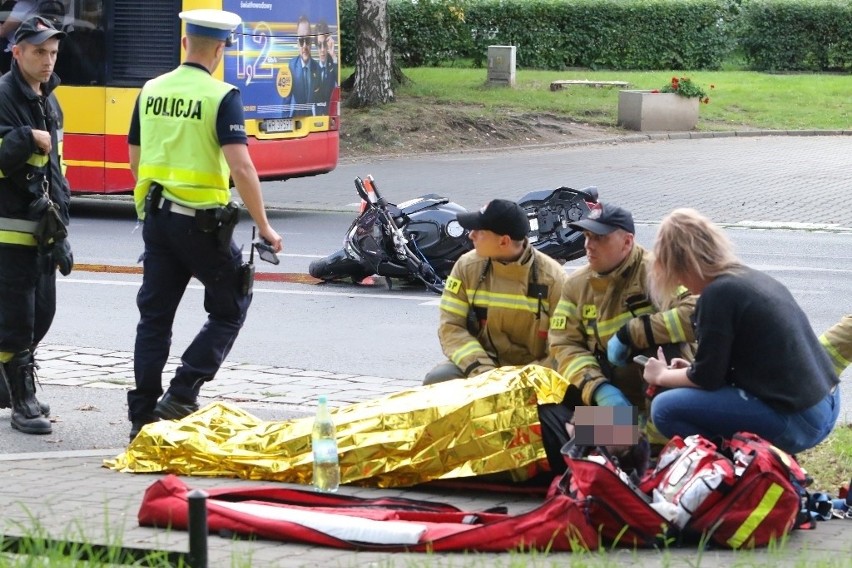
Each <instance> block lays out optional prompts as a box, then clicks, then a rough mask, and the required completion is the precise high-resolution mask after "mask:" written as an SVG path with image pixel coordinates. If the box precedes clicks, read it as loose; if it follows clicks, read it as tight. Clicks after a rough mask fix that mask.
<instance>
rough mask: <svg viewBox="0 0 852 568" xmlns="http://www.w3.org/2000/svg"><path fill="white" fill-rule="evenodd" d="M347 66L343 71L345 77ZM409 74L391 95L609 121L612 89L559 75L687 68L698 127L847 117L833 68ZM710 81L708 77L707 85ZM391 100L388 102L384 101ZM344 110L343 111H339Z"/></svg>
mask: <svg viewBox="0 0 852 568" xmlns="http://www.w3.org/2000/svg"><path fill="white" fill-rule="evenodd" d="M349 73H351V69H346V70H344V71H343V76H344V77H346V76H347V75H348V74H349ZM405 74H406V76H407V77H408V78H409V79H411V82H410V83H408V84H406V85H403V86H401V87H399V88H397V90H396V95H397V98H398V100H405V99H409V98H411V99H416V100H418V101H419V102H420V103H421V104H423V105H428V104H430V103H435V104H439V105H440V104H451V105H470V106H475V107H478V108H481V109H483V110H484V111H485V112H490V113H494V114H495V115H497V114H501V113H503V112H504V111H505V110H506V109H511V110H512V111H513V112H519V111H524V112H552V113H559V114H564V115H568V116H570V117H571V118H573V119H574V120H577V121H584V122H588V123H590V124H596V125H600V126H611V127H614V126H615V124H616V121H617V116H616V115H617V108H618V89H617V88H593V87H586V86H571V87H567V88H563V89H562V90H559V91H551V90H550V83H551V82H552V81H556V80H560V79H582V80H590V81H626V82H628V83H630V87H629V88H631V89H659V88H661V87H662V86H663V85H665V84H667V83H668V82H669V81H670V80H671V78H672V77H673V76H675V75H677V76H683V75H685V76H689V77H690V78H691V79H693V80H694V81H695V82H697V83H698V84H699V85H701V86H702V87H704V88H705V90H707V91H708V93H709V94H710V104H707V105H702V106H701V111H700V112H701V119H700V121H699V124H698V130H734V129H738V128H743V127H750V128H759V129H771V130H810V129H819V130H842V129H848V128H849V126H850V124H852V98H850V97H849V96H848V92H849V76H848V75H839V74H768V73H757V72H752V71H741V70H725V71H695V72H681V71H590V70H586V69H577V70H568V71H537V70H520V71H517V73H516V85H515V87H514V88H506V87H490V86H487V85H486V78H487V71H486V70H485V69H462V68H447V67H434V68H414V69H405ZM710 85H714V88H713V89H710ZM391 106H393V105H391ZM345 114H346V111H344V116H345Z"/></svg>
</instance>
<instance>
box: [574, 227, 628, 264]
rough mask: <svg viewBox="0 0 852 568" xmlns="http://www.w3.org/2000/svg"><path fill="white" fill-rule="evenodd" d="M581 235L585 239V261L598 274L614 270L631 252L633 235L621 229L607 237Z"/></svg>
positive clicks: (590, 234)
mask: <svg viewBox="0 0 852 568" xmlns="http://www.w3.org/2000/svg"><path fill="white" fill-rule="evenodd" d="M583 235H584V236H585V237H586V259H587V260H588V261H589V266H590V267H591V269H592V270H594V271H595V272H597V273H598V274H607V273H609V272H612V271H613V270H615V269H616V268H617V267H618V265H619V264H621V263H622V262H624V259H625V258H627V256H628V255H629V254H630V251H631V250H633V235H631V234H630V233H628V232H627V231H623V230H621V229H616V230H615V231H613V232H611V233H610V234H608V235H596V234H595V233H592V232H591V231H583Z"/></svg>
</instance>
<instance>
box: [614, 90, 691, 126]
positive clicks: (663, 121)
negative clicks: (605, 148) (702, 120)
mask: <svg viewBox="0 0 852 568" xmlns="http://www.w3.org/2000/svg"><path fill="white" fill-rule="evenodd" d="M699 103H700V101H699V99H698V97H689V98H687V97H682V96H680V95H678V94H675V93H653V92H651V91H619V92H618V125H619V126H622V127H624V128H627V129H629V130H641V131H661V130H663V131H684V130H692V129H693V128H695V125H696V124H698V104H699Z"/></svg>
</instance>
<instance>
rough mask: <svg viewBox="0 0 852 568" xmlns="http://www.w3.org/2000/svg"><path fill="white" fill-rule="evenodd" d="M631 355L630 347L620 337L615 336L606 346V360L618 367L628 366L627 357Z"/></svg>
mask: <svg viewBox="0 0 852 568" xmlns="http://www.w3.org/2000/svg"><path fill="white" fill-rule="evenodd" d="M629 354H630V347H629V346H627V345H625V344H624V343H622V342H621V340H620V339H619V338H618V335H613V336H612V337H610V338H609V341H607V344H606V358H607V359H609V362H610V363H612V364H613V365H615V366H616V367H623V366H625V365H627V356H628V355H629Z"/></svg>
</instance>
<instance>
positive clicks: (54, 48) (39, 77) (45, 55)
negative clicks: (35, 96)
mask: <svg viewBox="0 0 852 568" xmlns="http://www.w3.org/2000/svg"><path fill="white" fill-rule="evenodd" d="M13 53H14V55H15V59H16V60H17V61H18V68H19V69H20V70H21V74H22V75H23V76H24V80H25V81H26V82H27V84H29V85H30V86H31V87H32V88H33V90H34V91H36V92H38V91H39V89H38V85H39V84H40V83H46V82H47V81H48V79H50V76H51V74H53V67H54V66H55V65H56V55H57V54H58V53H59V40H58V39H56V38H50V39H48V40H46V41H44V42H43V43H42V44H41V45H33V44H31V43H29V42H27V41H22V42H21V43H19V44H17V45H15V47H14V48H13Z"/></svg>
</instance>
